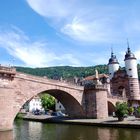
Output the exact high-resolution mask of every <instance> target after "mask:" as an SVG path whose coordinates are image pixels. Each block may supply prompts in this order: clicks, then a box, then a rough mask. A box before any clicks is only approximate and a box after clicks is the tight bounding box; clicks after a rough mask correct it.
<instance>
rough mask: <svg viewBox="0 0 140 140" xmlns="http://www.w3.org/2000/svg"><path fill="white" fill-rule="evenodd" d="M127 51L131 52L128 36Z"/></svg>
mask: <svg viewBox="0 0 140 140" xmlns="http://www.w3.org/2000/svg"><path fill="white" fill-rule="evenodd" d="M127 53H131V50H130V46H129V41H128V38H127Z"/></svg>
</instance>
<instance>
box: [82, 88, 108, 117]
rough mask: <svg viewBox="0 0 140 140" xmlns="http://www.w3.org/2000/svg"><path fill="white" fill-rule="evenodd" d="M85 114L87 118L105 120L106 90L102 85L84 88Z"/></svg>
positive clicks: (106, 109)
mask: <svg viewBox="0 0 140 140" xmlns="http://www.w3.org/2000/svg"><path fill="white" fill-rule="evenodd" d="M84 94H85V112H86V117H87V118H96V119H101V118H107V117H108V105H107V89H106V88H104V87H103V85H99V86H98V85H94V86H90V87H85V93H84Z"/></svg>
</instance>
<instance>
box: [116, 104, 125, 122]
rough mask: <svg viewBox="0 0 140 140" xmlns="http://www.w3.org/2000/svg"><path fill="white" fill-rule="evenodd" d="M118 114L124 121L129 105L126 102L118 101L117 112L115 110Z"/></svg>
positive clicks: (120, 119)
mask: <svg viewBox="0 0 140 140" xmlns="http://www.w3.org/2000/svg"><path fill="white" fill-rule="evenodd" d="M115 114H116V116H117V117H118V120H119V121H123V120H124V117H125V115H128V106H127V103H126V102H123V103H120V102H117V103H116V112H115Z"/></svg>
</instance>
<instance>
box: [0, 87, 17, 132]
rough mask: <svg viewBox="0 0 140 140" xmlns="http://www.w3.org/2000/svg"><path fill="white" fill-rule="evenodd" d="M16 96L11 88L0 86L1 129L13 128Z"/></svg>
mask: <svg viewBox="0 0 140 140" xmlns="http://www.w3.org/2000/svg"><path fill="white" fill-rule="evenodd" d="M13 102H14V97H13V93H12V91H11V90H10V89H6V88H0V131H6V130H12V129H13V120H14V118H15V111H14V105H13Z"/></svg>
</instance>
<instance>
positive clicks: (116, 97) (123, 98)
mask: <svg viewBox="0 0 140 140" xmlns="http://www.w3.org/2000/svg"><path fill="white" fill-rule="evenodd" d="M107 98H110V99H118V100H122V101H127V100H128V98H126V97H121V96H114V95H107Z"/></svg>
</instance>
